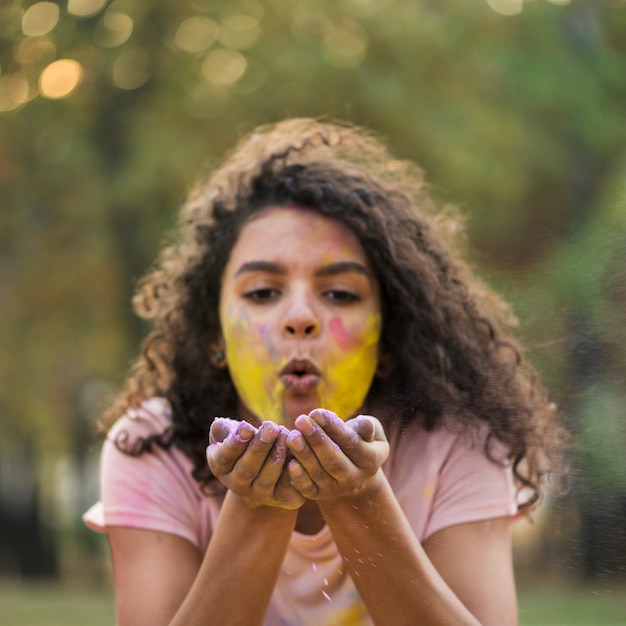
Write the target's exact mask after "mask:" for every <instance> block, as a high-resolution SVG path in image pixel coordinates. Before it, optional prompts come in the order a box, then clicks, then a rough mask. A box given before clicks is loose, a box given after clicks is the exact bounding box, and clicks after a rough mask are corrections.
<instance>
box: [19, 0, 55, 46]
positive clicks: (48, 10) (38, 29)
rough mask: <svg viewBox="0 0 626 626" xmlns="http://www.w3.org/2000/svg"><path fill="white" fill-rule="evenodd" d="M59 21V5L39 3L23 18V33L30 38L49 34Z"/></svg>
mask: <svg viewBox="0 0 626 626" xmlns="http://www.w3.org/2000/svg"><path fill="white" fill-rule="evenodd" d="M58 21H59V5H58V4H54V2H37V4H33V5H32V6H30V7H29V8H28V9H26V11H25V13H24V16H23V17H22V32H23V33H24V34H25V35H29V36H30V37H40V36H41V35H46V34H47V33H49V32H50V31H51V30H52V29H53V28H54V27H55V26H56V25H57V22H58Z"/></svg>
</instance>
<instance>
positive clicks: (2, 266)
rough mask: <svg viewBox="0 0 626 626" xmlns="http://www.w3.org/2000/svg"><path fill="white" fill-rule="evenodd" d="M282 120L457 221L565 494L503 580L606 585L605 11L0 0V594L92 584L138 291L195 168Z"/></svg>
mask: <svg viewBox="0 0 626 626" xmlns="http://www.w3.org/2000/svg"><path fill="white" fill-rule="evenodd" d="M303 115H306V116H318V115H329V116H332V117H339V118H343V119H347V120H350V121H352V122H355V123H358V124H363V125H366V126H368V127H369V128H371V129H373V130H375V131H377V132H378V133H380V134H381V135H382V136H383V137H384V138H386V141H387V143H388V144H389V146H390V147H391V149H392V151H393V152H394V153H395V154H396V155H397V156H400V157H406V158H410V159H413V160H415V161H417V162H418V163H419V164H420V165H421V166H422V167H423V168H424V169H425V171H426V176H427V180H428V181H429V182H430V184H431V186H432V192H433V194H434V195H435V197H436V198H437V199H438V200H439V202H440V203H441V204H442V205H445V204H448V203H453V204H456V205H459V206H460V207H461V209H462V210H463V211H464V212H465V213H466V215H467V224H468V232H469V239H470V242H471V252H472V256H473V261H474V264H475V265H476V266H477V268H478V269H479V271H480V272H481V273H482V274H483V275H484V276H485V277H486V278H487V279H488V280H489V281H490V282H491V283H492V284H493V285H495V286H496V287H497V289H498V290H499V291H500V292H502V293H503V294H504V295H505V297H506V298H508V299H509V300H510V301H511V303H512V304H513V307H514V310H515V312H516V313H517V315H518V316H519V318H520V321H521V325H520V334H521V336H522V337H523V338H524V340H525V341H526V343H527V346H528V357H529V358H530V360H531V361H532V362H533V363H534V364H535V365H536V367H537V368H538V369H539V371H540V373H541V375H542V376H543V378H544V381H545V383H546V385H547V386H548V387H549V389H550V391H551V393H552V396H553V397H554V400H555V401H556V402H557V403H558V404H559V405H560V406H561V408H562V410H563V412H564V413H565V414H566V416H567V420H568V424H569V425H570V428H571V429H572V431H573V433H574V440H575V443H576V447H575V449H574V453H573V455H572V459H571V461H572V476H571V478H572V486H571V489H570V491H569V493H568V495H567V496H565V497H563V498H556V497H552V498H549V499H548V502H546V504H545V506H544V507H543V509H541V510H540V513H539V514H538V517H537V523H536V524H535V526H534V528H533V531H532V532H531V533H529V534H528V537H526V535H525V534H524V533H521V535H524V536H522V537H521V538H520V545H521V549H520V557H521V558H520V560H519V563H520V565H519V567H520V568H521V571H522V572H525V571H528V572H530V573H531V575H536V574H537V572H540V571H541V572H542V573H544V574H545V573H547V572H553V573H555V575H557V576H564V577H568V578H570V579H576V580H585V579H588V578H590V577H593V578H596V579H597V578H601V579H610V580H614V579H619V578H620V577H622V579H623V577H624V575H625V574H626V523H625V521H624V520H625V519H626V460H625V459H626V454H625V451H626V419H625V418H626V409H625V407H626V385H624V381H625V380H626V271H625V269H624V266H625V265H626V141H625V139H626V119H625V117H626V0H571V2H570V1H568V0H551V1H548V0H526V1H524V0H437V1H433V0H293V1H285V0H263V1H262V0H213V1H212V2H202V1H201V0H178V1H177V2H165V1H162V0H143V1H141V2H140V1H139V0H113V1H109V0H68V1H67V2H65V1H63V2H51V1H42V2H38V1H35V2H19V1H12V0H0V425H1V428H0V575H2V576H22V577H31V576H42V575H45V576H61V577H62V576H66V575H68V572H69V573H70V574H71V573H72V572H74V573H78V575H79V576H84V575H85V571H87V569H89V568H92V569H93V568H95V567H96V566H95V565H94V563H95V562H97V561H98V557H99V555H100V556H101V553H102V552H103V543H102V542H100V540H99V538H97V537H95V536H94V535H93V534H90V533H89V532H88V531H86V530H84V529H83V528H82V526H81V522H80V514H81V513H82V511H83V510H84V509H85V508H87V507H88V506H89V505H90V504H91V502H92V501H94V499H95V498H96V494H97V460H98V453H99V447H100V442H99V440H98V439H97V437H96V436H95V434H94V433H95V428H94V424H95V419H96V417H97V414H98V411H99V410H100V407H101V404H102V401H103V398H105V397H106V396H107V394H109V393H110V392H111V390H114V389H115V388H116V387H117V386H118V385H119V384H120V382H121V381H122V379H123V377H124V375H125V373H126V370H127V367H128V364H129V361H130V359H131V358H132V356H133V355H134V354H135V352H136V351H137V349H138V345H139V342H140V339H141V337H142V335H143V333H144V332H145V328H144V327H142V326H141V324H139V323H138V321H137V320H136V319H135V318H134V317H133V315H132V312H131V307H130V299H131V295H132V292H133V288H134V285H135V282H136V280H137V279H138V278H139V277H140V276H141V275H142V274H143V273H144V272H145V271H146V270H147V269H148V267H149V266H150V263H151V261H152V259H153V258H154V256H155V254H156V252H157V250H158V247H159V244H160V242H161V241H162V238H163V236H164V234H165V233H166V231H167V229H168V228H169V227H170V226H172V225H173V224H174V221H175V216H176V210H177V207H178V206H179V204H180V203H181V201H182V200H183V198H184V197H185V195H186V191H187V189H188V188H189V186H190V185H191V183H192V182H193V181H194V179H195V178H196V177H197V175H199V173H201V172H202V171H205V170H206V168H207V167H209V166H210V165H211V164H214V163H217V162H219V160H220V158H221V157H222V156H223V154H224V152H225V151H226V150H227V149H228V148H230V147H231V146H232V145H233V143H234V142H235V140H236V139H237V138H238V137H239V136H240V134H241V133H242V132H243V131H247V130H250V129H251V128H253V127H254V126H256V125H257V124H259V123H264V122H269V121H273V120H278V119H281V118H284V117H287V116H303ZM529 537H530V538H529ZM86 568H87V569H86ZM533 573H534V574H533Z"/></svg>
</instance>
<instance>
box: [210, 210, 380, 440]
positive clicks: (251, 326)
mask: <svg viewBox="0 0 626 626" xmlns="http://www.w3.org/2000/svg"><path fill="white" fill-rule="evenodd" d="M220 322H221V328H222V334H223V339H224V342H225V347H226V359H227V364H228V368H229V371H230V375H231V377H232V379H233V382H234V384H235V387H236V389H237V392H238V394H239V397H240V399H241V402H242V404H243V409H244V413H245V416H246V417H247V418H248V419H252V420H253V421H263V420H272V421H275V422H277V423H279V424H284V425H286V426H287V427H289V428H291V427H293V422H294V420H295V419H296V418H297V417H298V416H299V415H301V414H303V413H308V412H310V411H311V410H313V409H314V408H318V407H323V408H326V409H330V410H331V411H334V412H335V413H337V414H338V415H339V417H341V418H342V419H348V418H350V417H352V416H353V415H354V414H356V412H357V411H358V409H359V408H360V407H361V405H362V404H363V401H364V400H365V397H366V395H367V392H368V390H369V388H370V385H371V382H372V379H373V377H374V374H375V371H376V366H377V362H378V348H379V339H380V333H381V303H380V292H379V286H378V282H377V280H376V278H375V276H374V273H373V271H372V267H371V264H370V262H369V259H368V257H367V256H366V254H365V251H364V250H363V248H362V247H361V244H360V242H359V241H358V239H357V238H356V236H355V235H354V234H353V233H352V231H350V230H349V229H348V228H347V227H346V226H344V225H343V224H341V223H340V222H337V221H335V220H333V219H331V218H327V217H324V216H322V215H319V214H318V213H315V212H313V211H310V210H307V209H302V208H299V207H270V208H268V209H265V210H263V211H261V212H260V213H259V214H258V215H256V216H255V217H254V218H253V219H252V220H251V221H250V222H248V223H247V224H246V225H245V226H244V227H243V229H242V231H241V233H240V235H239V238H238V240H237V243H236V244H235V246H234V248H233V250H232V252H231V255H230V259H229V261H228V264H227V265H226V268H225V270H224V275H223V277H222V287H221V293H220Z"/></svg>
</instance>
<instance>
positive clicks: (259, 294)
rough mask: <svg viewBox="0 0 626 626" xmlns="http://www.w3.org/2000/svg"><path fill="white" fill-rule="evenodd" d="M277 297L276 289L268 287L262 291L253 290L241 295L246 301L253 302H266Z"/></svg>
mask: <svg viewBox="0 0 626 626" xmlns="http://www.w3.org/2000/svg"><path fill="white" fill-rule="evenodd" d="M277 295H278V291H277V290H276V289H270V288H269V287H266V288H263V289H253V290H252V291H247V292H246V293H244V294H243V297H244V298H245V299H246V300H252V301H253V302H268V301H269V300H273V299H274V298H275V297H276V296H277Z"/></svg>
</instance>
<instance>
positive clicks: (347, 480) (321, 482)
mask: <svg viewBox="0 0 626 626" xmlns="http://www.w3.org/2000/svg"><path fill="white" fill-rule="evenodd" d="M295 426H296V429H295V430H293V431H291V433H290V434H289V436H288V437H287V445H288V446H289V449H290V450H291V452H292V454H293V456H294V459H293V460H291V461H289V463H288V473H289V478H290V481H291V484H292V485H293V486H294V487H295V488H296V489H297V490H298V491H299V492H300V493H302V495H304V496H305V497H306V498H309V499H322V498H332V497H341V496H343V495H345V496H352V495H355V494H356V493H358V492H359V491H361V490H362V489H363V488H364V487H365V486H366V485H367V483H368V482H369V480H370V479H371V478H372V477H373V476H374V475H375V474H376V473H377V472H378V470H379V469H380V467H381V465H382V464H383V462H384V461H385V460H386V458H387V456H388V454H389V444H388V443H387V439H386V437H385V433H384V430H383V427H382V425H381V424H380V422H379V421H378V420H377V419H376V418H374V417H370V416H359V417H357V418H354V419H352V420H349V421H347V422H343V421H342V420H340V419H339V418H338V417H337V416H336V415H335V414H334V413H332V412H331V411H327V410H324V409H316V410H314V411H312V412H311V413H309V415H308V416H306V415H302V416H300V417H299V418H298V419H297V420H296V422H295Z"/></svg>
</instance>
